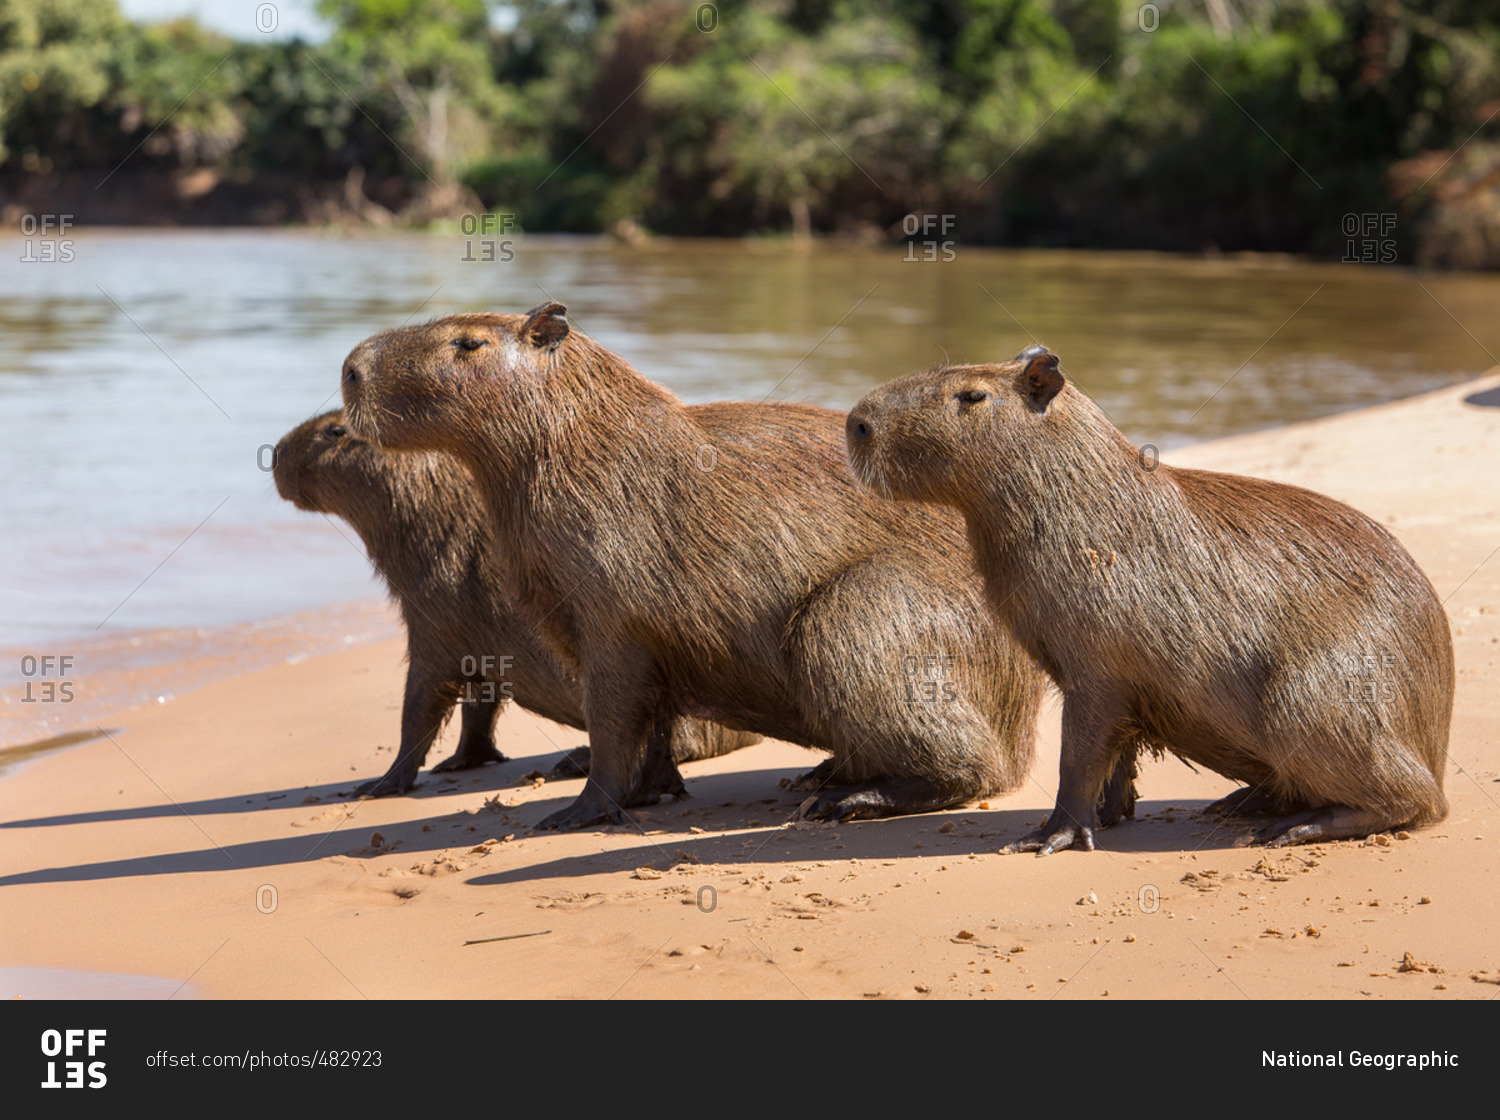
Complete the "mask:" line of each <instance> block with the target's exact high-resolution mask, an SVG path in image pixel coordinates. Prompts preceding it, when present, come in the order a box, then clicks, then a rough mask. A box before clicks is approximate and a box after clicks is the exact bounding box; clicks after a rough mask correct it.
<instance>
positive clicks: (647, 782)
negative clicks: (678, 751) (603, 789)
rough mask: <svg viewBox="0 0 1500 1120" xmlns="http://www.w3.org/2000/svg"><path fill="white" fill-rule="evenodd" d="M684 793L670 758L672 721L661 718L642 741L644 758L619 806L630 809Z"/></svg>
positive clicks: (680, 796)
mask: <svg viewBox="0 0 1500 1120" xmlns="http://www.w3.org/2000/svg"><path fill="white" fill-rule="evenodd" d="M687 795H688V791H687V786H686V785H685V784H684V783H683V780H682V772H681V771H680V770H678V769H677V763H676V761H675V760H674V759H673V758H672V724H671V722H670V721H669V720H661V721H659V722H658V723H657V724H656V726H655V727H653V728H652V729H651V736H650V738H648V739H647V740H646V761H645V764H644V765H643V766H642V767H641V776H640V779H639V780H638V781H637V782H636V783H635V785H634V786H633V787H632V788H631V790H630V792H629V793H628V794H627V795H626V796H625V798H624V800H623V801H622V802H621V805H622V806H623V807H624V808H627V809H633V808H636V807H637V806H641V805H655V804H656V803H657V802H658V801H660V800H661V799H662V798H663V797H675V798H678V799H681V798H684V797H686V796H687Z"/></svg>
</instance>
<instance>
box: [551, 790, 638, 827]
mask: <svg viewBox="0 0 1500 1120" xmlns="http://www.w3.org/2000/svg"><path fill="white" fill-rule="evenodd" d="M625 822H626V816H625V811H624V809H623V808H621V806H620V804H619V802H617V801H615V800H613V799H612V798H610V797H609V796H607V795H606V794H605V792H604V791H603V790H602V789H600V788H599V787H598V786H597V785H595V784H594V780H593V779H592V778H590V779H589V782H588V784H587V785H585V786H584V787H583V792H582V793H580V794H579V795H578V799H577V800H576V801H574V802H573V804H571V805H569V806H568V807H567V808H566V809H559V810H558V811H557V812H555V813H552V814H551V815H549V816H546V817H543V818H542V821H541V823H540V824H538V825H537V827H538V828H555V829H558V830H560V831H567V830H569V829H574V828H587V827H588V826H589V825H591V824H624V823H625Z"/></svg>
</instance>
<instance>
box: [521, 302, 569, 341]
mask: <svg viewBox="0 0 1500 1120" xmlns="http://www.w3.org/2000/svg"><path fill="white" fill-rule="evenodd" d="M516 333H517V334H518V335H519V336H520V338H521V341H522V342H529V343H531V345H533V346H536V347H545V348H546V349H549V350H550V349H551V348H552V347H554V346H556V345H557V344H558V343H559V342H561V341H562V340H563V339H565V338H567V337H568V309H567V308H566V307H564V306H563V305H562V304H560V303H558V302H557V301H556V300H548V301H547V302H546V303H543V304H539V305H537V306H536V307H533V308H532V309H531V310H530V311H528V312H526V322H524V323H522V324H521V329H520V330H519V331H517V332H516Z"/></svg>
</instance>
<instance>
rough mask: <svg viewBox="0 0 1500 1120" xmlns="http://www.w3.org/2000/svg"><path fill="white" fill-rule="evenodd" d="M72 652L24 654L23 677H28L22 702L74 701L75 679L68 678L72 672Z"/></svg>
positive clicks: (53, 702) (50, 702) (55, 702)
mask: <svg viewBox="0 0 1500 1120" xmlns="http://www.w3.org/2000/svg"><path fill="white" fill-rule="evenodd" d="M75 660H77V658H76V656H75V655H74V654H71V653H43V654H35V653H28V654H24V655H22V657H21V676H22V677H23V678H25V682H26V684H25V688H24V689H23V691H22V695H21V703H23V704H71V703H72V702H73V686H74V684H75V683H77V682H75V681H71V680H68V676H69V675H70V674H71V673H72V672H73V662H74V661H75Z"/></svg>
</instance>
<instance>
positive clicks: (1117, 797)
mask: <svg viewBox="0 0 1500 1120" xmlns="http://www.w3.org/2000/svg"><path fill="white" fill-rule="evenodd" d="M1139 753H1140V752H1139V750H1138V749H1136V748H1135V747H1130V748H1127V749H1126V750H1123V751H1121V752H1120V760H1119V761H1118V762H1117V763H1115V770H1114V773H1113V774H1111V775H1110V776H1109V781H1108V782H1106V783H1105V785H1104V792H1103V793H1101V794H1100V795H1099V808H1098V814H1099V827H1100V828H1108V827H1109V826H1110V825H1114V824H1119V823H1120V822H1121V821H1122V820H1125V819H1126V818H1130V819H1132V820H1133V819H1134V818H1135V803H1136V800H1137V797H1136V792H1135V778H1136V759H1137V757H1138V756H1139Z"/></svg>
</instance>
